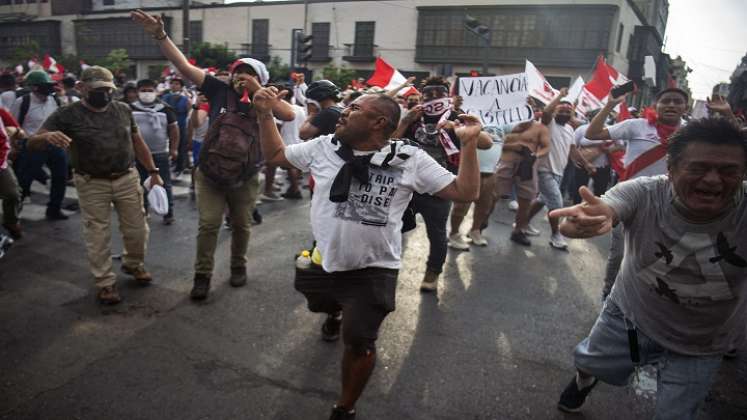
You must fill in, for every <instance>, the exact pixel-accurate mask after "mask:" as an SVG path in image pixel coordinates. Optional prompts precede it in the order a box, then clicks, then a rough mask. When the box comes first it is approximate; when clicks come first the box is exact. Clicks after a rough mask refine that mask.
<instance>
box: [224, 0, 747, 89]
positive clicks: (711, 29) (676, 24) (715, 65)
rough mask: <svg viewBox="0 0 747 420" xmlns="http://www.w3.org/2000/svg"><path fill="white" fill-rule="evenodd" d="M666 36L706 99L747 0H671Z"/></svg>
mask: <svg viewBox="0 0 747 420" xmlns="http://www.w3.org/2000/svg"><path fill="white" fill-rule="evenodd" d="M235 1H236V0H226V3H234V2H235ZM665 38H666V45H665V47H664V51H665V52H666V53H668V54H670V55H672V58H674V57H676V56H677V55H680V56H682V58H684V59H685V61H686V62H687V65H688V66H689V67H690V68H691V69H693V72H692V73H690V75H689V77H688V80H689V82H690V89H692V91H693V96H694V97H695V98H697V99H704V98H705V97H706V96H708V95H710V93H711V89H712V88H713V85H715V84H716V83H719V82H728V81H729V76H731V74H732V72H733V71H734V69H735V68H736V66H737V64H739V62H740V60H741V59H742V57H743V56H744V55H745V54H747V0H669V21H668V22H667V34H666V37H665Z"/></svg>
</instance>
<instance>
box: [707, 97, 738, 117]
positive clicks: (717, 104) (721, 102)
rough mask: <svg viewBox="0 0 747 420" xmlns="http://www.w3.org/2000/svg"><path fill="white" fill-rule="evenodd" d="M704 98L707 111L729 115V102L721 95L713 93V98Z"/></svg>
mask: <svg viewBox="0 0 747 420" xmlns="http://www.w3.org/2000/svg"><path fill="white" fill-rule="evenodd" d="M706 100H707V102H706V106H707V107H708V110H709V111H711V112H718V113H719V114H722V115H730V114H731V113H732V111H731V105H729V102H727V101H726V100H725V99H724V97H723V96H721V95H713V98H706Z"/></svg>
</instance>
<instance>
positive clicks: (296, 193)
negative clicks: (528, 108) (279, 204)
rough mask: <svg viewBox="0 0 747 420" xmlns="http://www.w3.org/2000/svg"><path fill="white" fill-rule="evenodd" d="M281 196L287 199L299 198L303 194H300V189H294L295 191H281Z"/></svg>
mask: <svg viewBox="0 0 747 420" xmlns="http://www.w3.org/2000/svg"><path fill="white" fill-rule="evenodd" d="M281 197H283V198H287V199H289V200H300V199H302V198H303V195H301V191H298V190H296V191H291V190H288V191H286V192H285V193H283V194H282V195H281Z"/></svg>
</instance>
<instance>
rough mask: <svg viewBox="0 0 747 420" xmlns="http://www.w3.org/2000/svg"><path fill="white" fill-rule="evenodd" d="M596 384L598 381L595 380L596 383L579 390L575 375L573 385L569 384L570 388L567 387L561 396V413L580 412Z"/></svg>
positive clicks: (559, 405)
mask: <svg viewBox="0 0 747 420" xmlns="http://www.w3.org/2000/svg"><path fill="white" fill-rule="evenodd" d="M596 384H597V379H596V378H595V379H594V382H593V383H592V384H591V385H589V386H587V387H586V388H584V389H578V384H577V383H576V376H575V375H574V376H573V379H571V383H569V384H568V386H567V387H565V390H563V393H562V394H560V401H558V409H559V410H560V411H565V412H566V413H577V412H579V411H580V410H581V406H582V405H584V402H585V401H586V397H587V396H588V395H589V392H591V390H592V388H594V386H596Z"/></svg>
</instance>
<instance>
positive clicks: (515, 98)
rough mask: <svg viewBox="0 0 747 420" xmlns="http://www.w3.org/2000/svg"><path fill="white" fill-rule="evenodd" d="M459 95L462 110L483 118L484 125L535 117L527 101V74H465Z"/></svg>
mask: <svg viewBox="0 0 747 420" xmlns="http://www.w3.org/2000/svg"><path fill="white" fill-rule="evenodd" d="M459 94H460V95H461V96H462V98H463V99H464V104H463V105H462V109H464V111H465V112H466V113H467V114H470V115H475V116H477V117H479V118H480V121H481V122H482V124H483V125H502V124H514V123H519V122H523V121H529V120H531V119H532V116H533V112H532V107H531V106H529V105H528V104H527V97H528V96H529V91H528V88H527V78H526V74H525V73H517V74H509V75H505V76H492V77H462V78H460V79H459Z"/></svg>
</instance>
